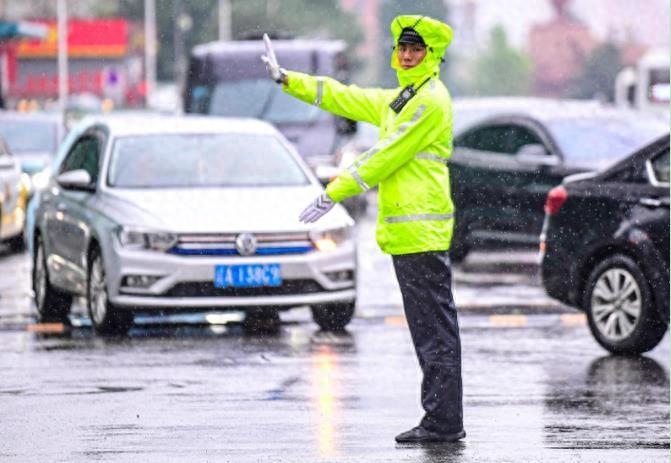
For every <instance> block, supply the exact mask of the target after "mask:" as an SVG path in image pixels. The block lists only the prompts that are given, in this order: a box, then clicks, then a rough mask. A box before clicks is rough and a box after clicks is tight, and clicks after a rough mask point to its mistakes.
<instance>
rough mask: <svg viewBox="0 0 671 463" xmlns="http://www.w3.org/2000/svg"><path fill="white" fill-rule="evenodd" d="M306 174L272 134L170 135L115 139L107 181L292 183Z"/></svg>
mask: <svg viewBox="0 0 671 463" xmlns="http://www.w3.org/2000/svg"><path fill="white" fill-rule="evenodd" d="M308 182H309V181H308V178H307V177H306V176H305V173H304V172H303V170H302V169H301V167H300V166H299V165H298V163H297V162H296V160H295V159H294V157H293V156H292V155H291V153H290V152H289V151H288V149H287V148H286V147H285V146H284V145H283V144H282V143H281V142H280V141H279V140H278V139H277V138H276V137H275V136H272V135H258V134H237V133H230V134H170V135H142V136H132V137H120V138H118V139H117V140H116V141H115V142H114V146H113V149H112V157H111V160H110V167H109V174H108V184H109V185H110V186H113V187H120V188H188V187H243V186H260V187H263V186H295V185H306V184H308Z"/></svg>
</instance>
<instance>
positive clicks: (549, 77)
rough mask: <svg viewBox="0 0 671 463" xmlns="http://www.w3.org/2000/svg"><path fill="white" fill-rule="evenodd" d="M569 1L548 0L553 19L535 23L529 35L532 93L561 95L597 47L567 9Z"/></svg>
mask: <svg viewBox="0 0 671 463" xmlns="http://www.w3.org/2000/svg"><path fill="white" fill-rule="evenodd" d="M569 3H570V0H552V4H553V6H554V9H555V17H553V18H552V19H551V20H550V21H548V22H545V23H541V24H537V25H536V26H534V27H533V28H532V29H531V33H530V35H529V54H530V55H531V59H532V61H533V63H534V93H535V94H537V95H541V96H554V97H558V96H561V95H562V93H563V92H564V90H565V88H566V87H567V85H568V84H569V82H570V81H571V80H573V79H574V78H575V76H576V75H578V74H579V73H580V71H581V70H582V67H583V65H584V63H585V60H586V59H587V58H588V57H589V55H590V54H591V53H592V51H593V50H594V48H595V47H596V46H597V45H598V41H597V39H596V38H595V37H594V36H593V34H592V32H591V31H590V29H589V27H588V26H587V25H586V24H585V23H583V22H582V21H580V20H578V19H577V18H576V17H575V16H573V15H572V13H571V12H570V11H569V10H568V4H569Z"/></svg>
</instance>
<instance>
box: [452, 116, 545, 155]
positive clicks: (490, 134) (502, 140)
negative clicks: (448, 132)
mask: <svg viewBox="0 0 671 463" xmlns="http://www.w3.org/2000/svg"><path fill="white" fill-rule="evenodd" d="M529 144H542V141H541V140H540V138H538V136H536V134H535V133H534V132H532V131H531V130H530V129H528V128H526V127H523V126H520V125H515V124H497V125H491V126H487V127H481V128H477V129H474V130H472V131H469V132H467V133H466V134H465V135H464V136H462V137H459V138H458V139H457V140H456V141H455V143H454V145H455V146H457V147H462V148H469V149H473V150H478V151H490V152H493V153H501V154H510V155H513V154H515V153H517V152H518V151H519V149H520V148H521V147H522V146H524V145H529Z"/></svg>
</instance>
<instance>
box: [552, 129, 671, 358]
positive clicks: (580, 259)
mask: <svg viewBox="0 0 671 463" xmlns="http://www.w3.org/2000/svg"><path fill="white" fill-rule="evenodd" d="M541 254H542V267H541V271H542V278H543V284H544V286H545V290H546V291H547V293H548V294H549V295H550V296H552V297H554V298H556V299H559V300H560V301H562V302H564V303H566V304H569V305H572V306H575V307H578V308H581V309H582V310H584V311H585V312H586V313H587V318H588V320H589V326H590V329H591V330H592V334H593V335H594V337H595V338H596V340H597V341H598V342H599V344H601V345H602V346H603V347H604V348H606V349H607V350H609V351H610V352H613V353H618V354H639V353H642V352H646V351H648V350H650V349H652V348H653V347H655V346H656V345H657V344H658V343H659V341H660V340H661V339H662V336H664V333H665V332H666V329H667V327H668V324H669V136H668V135H666V136H664V137H662V138H660V139H658V140H657V141H655V142H653V143H651V144H650V145H648V146H646V147H645V148H643V149H641V150H640V151H638V152H636V153H634V154H633V155H631V156H629V157H628V158H626V159H624V160H623V161H621V162H619V163H617V164H616V165H614V166H613V167H611V168H609V169H607V170H605V171H603V172H602V173H600V174H595V175H588V174H586V175H582V176H580V175H579V176H575V177H573V178H568V179H566V180H565V181H564V183H563V184H562V185H561V186H558V187H556V188H554V189H552V190H551V191H550V192H549V193H548V196H547V200H546V204H545V223H544V225H543V232H542V234H541Z"/></svg>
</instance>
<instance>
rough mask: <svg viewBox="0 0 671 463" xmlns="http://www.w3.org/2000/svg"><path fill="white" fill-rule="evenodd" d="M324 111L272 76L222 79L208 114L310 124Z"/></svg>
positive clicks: (213, 92) (215, 90)
mask: <svg viewBox="0 0 671 463" xmlns="http://www.w3.org/2000/svg"><path fill="white" fill-rule="evenodd" d="M320 111H321V110H320V109H319V108H317V107H316V106H313V105H306V104H305V103H303V102H302V101H300V100H297V99H295V98H292V97H291V96H290V95H287V94H286V93H284V92H283V91H282V89H281V88H280V87H279V86H278V85H277V84H275V83H274V82H273V81H271V80H269V79H265V78H264V79H245V80H236V81H228V82H220V83H218V84H217V85H216V86H215V87H214V90H213V91H212V96H211V98H210V107H209V111H208V114H210V115H213V116H227V117H254V118H258V119H263V120H266V121H268V122H272V123H274V124H281V123H285V124H288V123H308V122H312V121H314V120H315V119H316V118H317V116H318V115H319V112H320Z"/></svg>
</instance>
